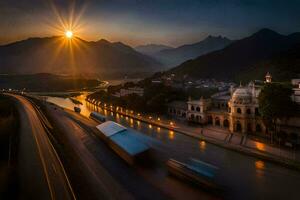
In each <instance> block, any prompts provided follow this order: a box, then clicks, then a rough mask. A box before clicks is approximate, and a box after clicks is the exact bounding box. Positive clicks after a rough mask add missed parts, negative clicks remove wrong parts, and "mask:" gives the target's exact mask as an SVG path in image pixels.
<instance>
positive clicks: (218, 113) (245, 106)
mask: <svg viewBox="0 0 300 200" xmlns="http://www.w3.org/2000/svg"><path fill="white" fill-rule="evenodd" d="M260 91H261V86H259V85H255V84H254V82H250V83H249V84H248V85H247V86H242V85H240V86H239V87H237V88H233V87H231V88H230V90H229V91H228V92H223V93H220V94H216V95H214V96H212V97H211V98H210V99H203V98H201V99H200V100H193V101H192V100H189V101H188V102H187V104H188V111H187V118H188V120H189V121H191V122H196V123H201V124H211V125H213V126H219V127H222V128H225V129H228V130H229V131H230V132H239V133H243V134H246V133H258V134H259V133H265V130H266V129H265V127H264V125H263V123H262V120H261V117H260V116H259V112H258V95H259V93H260Z"/></svg>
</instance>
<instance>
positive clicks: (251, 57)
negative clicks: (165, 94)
mask: <svg viewBox="0 0 300 200" xmlns="http://www.w3.org/2000/svg"><path fill="white" fill-rule="evenodd" d="M299 42H300V33H294V34H290V35H281V34H278V33H276V32H275V31H272V30H270V29H262V30H260V31H258V32H256V33H254V34H253V35H251V36H249V37H246V38H244V39H241V40H237V41H235V42H233V43H232V44H230V45H229V46H227V47H225V48H224V49H222V50H218V51H214V52H211V53H208V54H206V55H203V56H200V57H198V58H196V59H194V60H190V61H187V62H185V63H182V64H181V65H179V66H177V67H175V68H173V69H171V70H170V71H169V72H168V73H175V74H178V75H179V76H184V75H187V76H189V77H192V78H196V79H197V78H216V79H223V80H224V79H231V80H233V79H236V78H238V77H240V76H242V74H243V73H245V72H247V71H249V70H250V69H254V66H256V65H257V64H258V63H263V62H271V60H273V59H276V58H277V57H279V56H280V55H282V54H284V52H286V51H288V50H289V49H291V48H293V47H294V46H295V45H297V44H299ZM261 67H263V66H261ZM256 69H257V68H256ZM266 70H267V69H266Z"/></svg>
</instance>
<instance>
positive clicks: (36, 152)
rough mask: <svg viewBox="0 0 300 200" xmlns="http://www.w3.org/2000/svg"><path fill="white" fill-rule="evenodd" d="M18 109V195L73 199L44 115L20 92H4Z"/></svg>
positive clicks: (34, 197) (71, 190) (37, 197)
mask: <svg viewBox="0 0 300 200" xmlns="http://www.w3.org/2000/svg"><path fill="white" fill-rule="evenodd" d="M7 95H9V96H10V97H12V98H13V99H14V100H15V101H16V102H17V105H18V110H19V113H20V140H19V154H18V157H19V162H18V163H19V167H18V168H19V169H18V171H19V173H20V175H19V176H20V190H21V191H20V193H21V194H20V195H21V197H22V198H26V199H52V200H53V199H64V200H68V199H76V197H75V195H74V193H73V189H72V187H71V185H70V182H69V180H68V177H67V175H66V173H65V170H64V168H63V165H62V163H61V161H60V159H59V157H58V155H57V153H56V151H55V149H54V147H53V146H52V144H51V142H50V140H49V138H48V135H47V130H46V128H45V125H44V123H45V122H44V121H43V119H42V118H43V117H42V115H41V113H40V112H39V111H38V109H37V108H36V106H35V105H33V103H32V102H30V101H29V100H28V99H26V98H25V97H23V96H20V95H14V94H7Z"/></svg>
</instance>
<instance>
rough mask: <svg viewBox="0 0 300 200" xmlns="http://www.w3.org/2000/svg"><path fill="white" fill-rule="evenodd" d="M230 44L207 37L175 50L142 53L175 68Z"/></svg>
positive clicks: (224, 39)
mask: <svg viewBox="0 0 300 200" xmlns="http://www.w3.org/2000/svg"><path fill="white" fill-rule="evenodd" d="M231 42H232V41H231V40H229V39H228V38H226V37H222V36H217V37H215V36H208V37H207V38H205V39H204V40H202V41H200V42H197V43H194V44H186V45H182V46H179V47H177V48H162V49H161V50H159V48H157V49H158V50H159V51H156V52H155V51H151V53H150V54H149V53H147V52H146V51H144V53H145V54H147V55H149V56H152V57H153V58H155V59H156V60H158V61H160V62H161V63H163V64H164V65H165V66H166V67H175V66H177V65H179V64H181V63H183V62H185V61H187V60H190V59H194V58H196V57H198V56H201V55H204V54H207V53H210V52H213V51H216V50H220V49H223V48H224V47H226V46H228V45H229V44H231ZM150 47H151V46H150ZM137 50H139V49H137Z"/></svg>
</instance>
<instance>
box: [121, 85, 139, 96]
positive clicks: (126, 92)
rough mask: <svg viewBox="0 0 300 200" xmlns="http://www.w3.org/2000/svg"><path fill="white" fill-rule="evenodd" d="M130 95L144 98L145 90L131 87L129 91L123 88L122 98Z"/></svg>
mask: <svg viewBox="0 0 300 200" xmlns="http://www.w3.org/2000/svg"><path fill="white" fill-rule="evenodd" d="M130 94H137V95H139V96H143V95H144V89H143V88H140V87H131V88H127V89H124V88H122V89H121V90H120V97H123V96H128V95H130Z"/></svg>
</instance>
